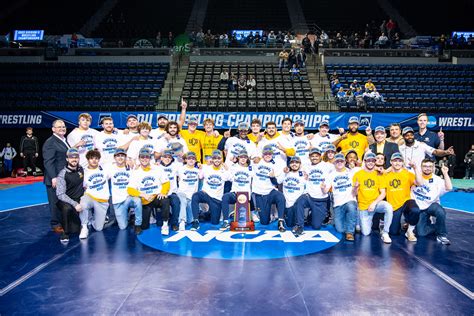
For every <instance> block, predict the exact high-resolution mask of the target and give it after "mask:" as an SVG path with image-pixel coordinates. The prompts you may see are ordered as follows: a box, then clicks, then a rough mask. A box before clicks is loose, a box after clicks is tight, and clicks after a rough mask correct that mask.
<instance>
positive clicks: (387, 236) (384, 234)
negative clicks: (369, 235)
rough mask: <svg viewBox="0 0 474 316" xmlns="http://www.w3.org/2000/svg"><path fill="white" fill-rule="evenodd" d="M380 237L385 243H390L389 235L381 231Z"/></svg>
mask: <svg viewBox="0 0 474 316" xmlns="http://www.w3.org/2000/svg"><path fill="white" fill-rule="evenodd" d="M380 238H382V240H383V242H384V243H386V244H391V243H392V238H390V236H389V235H388V234H387V233H383V234H382V236H381V237H380Z"/></svg>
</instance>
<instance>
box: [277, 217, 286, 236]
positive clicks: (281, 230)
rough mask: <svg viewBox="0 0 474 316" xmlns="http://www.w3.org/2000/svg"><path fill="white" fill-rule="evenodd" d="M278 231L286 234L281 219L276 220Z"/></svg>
mask: <svg viewBox="0 0 474 316" xmlns="http://www.w3.org/2000/svg"><path fill="white" fill-rule="evenodd" d="M278 230H279V231H280V232H281V233H283V232H286V228H285V221H284V220H282V219H279V220H278Z"/></svg>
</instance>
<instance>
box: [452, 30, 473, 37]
mask: <svg viewBox="0 0 474 316" xmlns="http://www.w3.org/2000/svg"><path fill="white" fill-rule="evenodd" d="M454 35H457V36H458V37H461V35H463V36H464V38H466V39H468V38H469V36H472V37H474V32H460V31H454V32H453V34H452V35H451V36H452V37H454Z"/></svg>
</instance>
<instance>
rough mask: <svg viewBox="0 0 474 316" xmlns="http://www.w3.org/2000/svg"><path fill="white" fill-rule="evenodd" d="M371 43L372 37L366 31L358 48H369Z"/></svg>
mask: <svg viewBox="0 0 474 316" xmlns="http://www.w3.org/2000/svg"><path fill="white" fill-rule="evenodd" d="M371 42H372V37H371V36H370V33H369V32H367V31H366V32H365V33H364V37H363V38H362V39H361V41H360V47H361V48H369V47H370V44H371Z"/></svg>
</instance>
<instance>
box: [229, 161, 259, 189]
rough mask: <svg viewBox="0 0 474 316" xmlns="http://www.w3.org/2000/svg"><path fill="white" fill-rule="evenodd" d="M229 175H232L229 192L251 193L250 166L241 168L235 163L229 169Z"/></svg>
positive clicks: (251, 172)
mask: <svg viewBox="0 0 474 316" xmlns="http://www.w3.org/2000/svg"><path fill="white" fill-rule="evenodd" d="M230 173H231V174H232V188H231V190H230V191H231V192H249V193H251V192H252V191H251V185H252V174H253V171H252V166H248V167H243V166H241V165H239V164H238V163H237V164H234V165H233V166H232V167H231V168H230Z"/></svg>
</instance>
